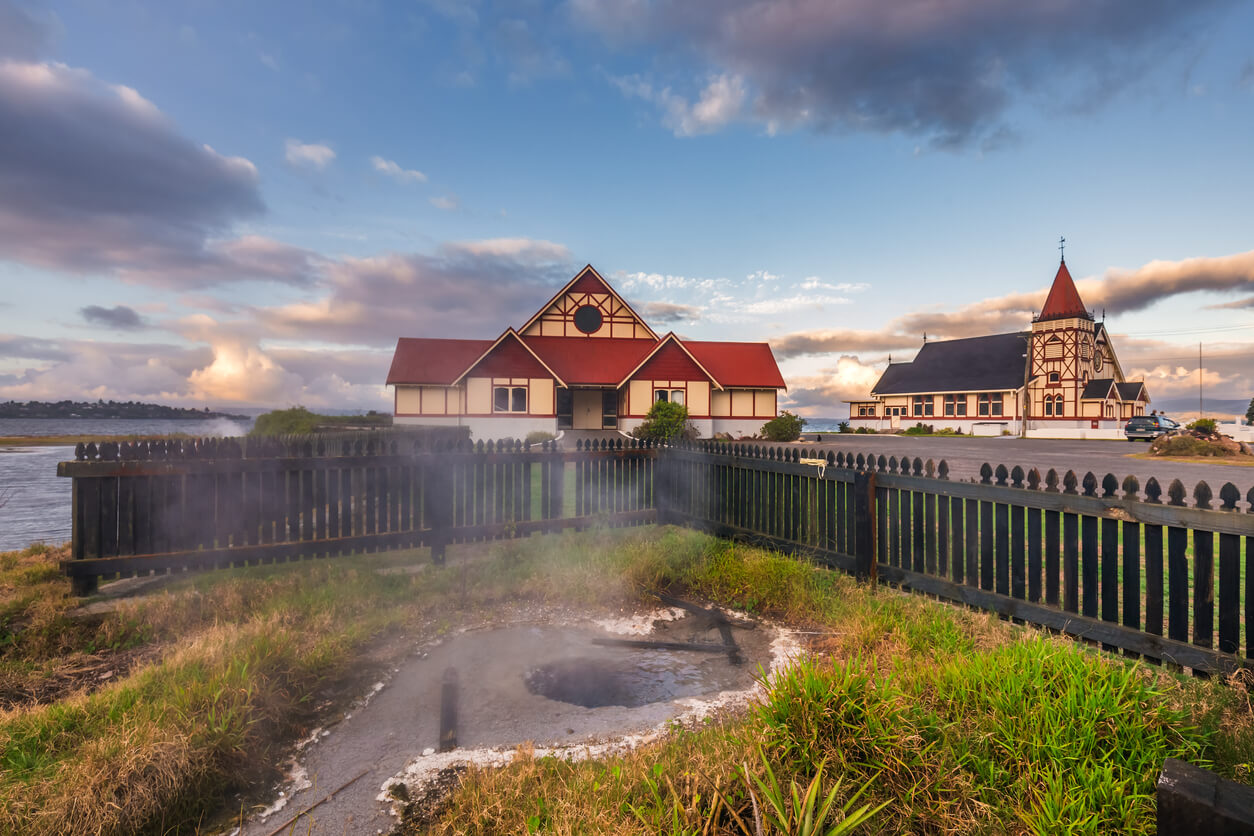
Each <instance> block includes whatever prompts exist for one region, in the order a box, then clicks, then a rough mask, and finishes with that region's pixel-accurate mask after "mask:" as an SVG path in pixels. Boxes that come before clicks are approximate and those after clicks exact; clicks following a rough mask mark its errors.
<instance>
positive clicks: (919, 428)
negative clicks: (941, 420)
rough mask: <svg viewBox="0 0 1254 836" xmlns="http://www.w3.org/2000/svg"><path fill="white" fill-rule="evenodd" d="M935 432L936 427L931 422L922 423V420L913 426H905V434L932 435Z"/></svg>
mask: <svg viewBox="0 0 1254 836" xmlns="http://www.w3.org/2000/svg"><path fill="white" fill-rule="evenodd" d="M935 432H936V427H934V426H932V425H931V424H924V423H923V422H922V421H920V422H919V423H917V424H915V425H914V426H913V427H907V428H906V435H933V434H934V433H935Z"/></svg>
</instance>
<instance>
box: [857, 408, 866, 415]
mask: <svg viewBox="0 0 1254 836" xmlns="http://www.w3.org/2000/svg"><path fill="white" fill-rule="evenodd" d="M858 417H860V418H862V417H866V407H865V406H860V407H858Z"/></svg>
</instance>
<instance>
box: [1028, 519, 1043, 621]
mask: <svg viewBox="0 0 1254 836" xmlns="http://www.w3.org/2000/svg"><path fill="white" fill-rule="evenodd" d="M1027 515H1028V600H1029V601H1040V600H1041V555H1042V548H1041V547H1042V546H1043V545H1044V536H1043V534H1042V532H1041V517H1042V515H1043V512H1041V511H1039V510H1037V509H1035V508H1033V509H1031V510H1029V511H1028V512H1027Z"/></svg>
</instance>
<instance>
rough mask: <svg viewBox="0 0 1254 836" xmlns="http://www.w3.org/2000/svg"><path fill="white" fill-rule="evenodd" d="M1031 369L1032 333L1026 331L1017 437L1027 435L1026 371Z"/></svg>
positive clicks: (1025, 436)
mask: <svg viewBox="0 0 1254 836" xmlns="http://www.w3.org/2000/svg"><path fill="white" fill-rule="evenodd" d="M1031 370H1032V334H1031V332H1029V333H1028V336H1027V339H1026V340H1025V345H1024V351H1023V397H1022V398H1020V399H1019V402H1020V403H1021V404H1022V406H1023V409H1022V411H1021V412H1020V413H1019V438H1027V437H1028V372H1030V371H1031Z"/></svg>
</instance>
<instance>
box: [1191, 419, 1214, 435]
mask: <svg viewBox="0 0 1254 836" xmlns="http://www.w3.org/2000/svg"><path fill="white" fill-rule="evenodd" d="M1218 426H1219V425H1218V424H1217V423H1216V422H1215V419H1214V418H1198V419H1197V420H1196V421H1194V422H1193V423H1192V424H1189V425H1188V426H1187V427H1185V429H1187V430H1189V431H1190V432H1195V433H1197V434H1198V435H1214V434H1215V429H1216V428H1217V427H1218Z"/></svg>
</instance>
